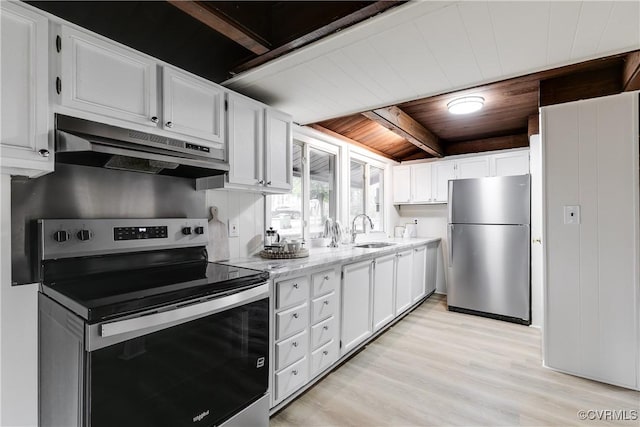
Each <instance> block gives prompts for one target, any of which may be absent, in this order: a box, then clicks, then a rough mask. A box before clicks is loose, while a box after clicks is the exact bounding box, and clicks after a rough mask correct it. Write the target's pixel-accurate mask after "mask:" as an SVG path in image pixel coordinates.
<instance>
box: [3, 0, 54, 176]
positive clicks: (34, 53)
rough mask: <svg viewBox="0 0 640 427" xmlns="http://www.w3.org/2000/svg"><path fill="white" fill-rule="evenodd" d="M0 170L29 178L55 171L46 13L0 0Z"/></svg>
mask: <svg viewBox="0 0 640 427" xmlns="http://www.w3.org/2000/svg"><path fill="white" fill-rule="evenodd" d="M0 8H1V11H2V13H1V14H0V20H1V23H0V31H1V40H0V43H1V49H2V60H1V61H0V69H1V71H0V78H1V80H0V92H2V106H1V109H0V113H1V116H0V132H1V135H0V137H1V138H2V139H1V140H0V149H1V153H2V162H1V164H0V168H1V169H0V172H2V173H18V174H20V175H28V176H31V177H35V176H39V175H41V174H42V173H43V172H50V171H52V170H53V150H52V149H51V148H50V147H49V137H48V133H49V132H48V130H49V129H48V128H49V119H48V115H47V113H48V108H49V96H48V71H49V65H48V64H49V63H48V60H47V58H48V56H47V55H48V54H47V45H48V28H49V23H48V20H47V18H46V17H44V16H42V15H39V14H37V13H34V12H32V11H31V10H28V9H26V8H24V7H23V6H21V5H20V3H14V2H8V1H3V2H0Z"/></svg>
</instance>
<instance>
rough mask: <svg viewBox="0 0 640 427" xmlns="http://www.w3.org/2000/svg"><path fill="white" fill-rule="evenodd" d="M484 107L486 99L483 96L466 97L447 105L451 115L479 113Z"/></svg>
mask: <svg viewBox="0 0 640 427" xmlns="http://www.w3.org/2000/svg"><path fill="white" fill-rule="evenodd" d="M483 105H484V98H483V97H481V96H465V97H462V98H456V99H454V100H453V101H450V102H449V103H448V104H447V108H448V109H449V112H450V113H451V114H469V113H473V112H475V111H478V110H479V109H481V108H482V106H483Z"/></svg>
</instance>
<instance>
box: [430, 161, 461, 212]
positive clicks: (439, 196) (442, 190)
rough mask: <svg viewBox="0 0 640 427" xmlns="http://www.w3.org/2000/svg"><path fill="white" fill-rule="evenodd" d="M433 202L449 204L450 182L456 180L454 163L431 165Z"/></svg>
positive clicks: (445, 162)
mask: <svg viewBox="0 0 640 427" xmlns="http://www.w3.org/2000/svg"><path fill="white" fill-rule="evenodd" d="M431 170H432V173H431V177H432V178H431V179H432V185H431V188H432V190H431V191H432V201H433V202H436V203H447V201H448V200H449V180H451V179H455V178H456V169H455V162H454V161H439V162H434V163H433V164H432V165H431Z"/></svg>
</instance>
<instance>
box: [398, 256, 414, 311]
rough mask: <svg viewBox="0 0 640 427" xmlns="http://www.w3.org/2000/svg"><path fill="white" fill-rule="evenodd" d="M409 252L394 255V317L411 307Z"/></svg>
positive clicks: (411, 271) (411, 267) (410, 261)
mask: <svg viewBox="0 0 640 427" xmlns="http://www.w3.org/2000/svg"><path fill="white" fill-rule="evenodd" d="M412 257H413V253H412V251H411V250H408V251H403V252H398V253H397V254H396V258H397V259H396V316H397V315H398V314H400V313H402V312H403V311H405V310H406V309H408V308H409V307H410V306H411V302H412V301H413V300H412V298H411V289H412V283H411V277H412V275H413V258H412Z"/></svg>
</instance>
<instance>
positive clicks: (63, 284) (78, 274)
mask: <svg viewBox="0 0 640 427" xmlns="http://www.w3.org/2000/svg"><path fill="white" fill-rule="evenodd" d="M120 258H122V256H120ZM114 261H116V260H114V258H108V259H107V262H105V259H104V258H103V259H101V260H98V261H96V260H95V259H85V260H79V261H75V263H74V264H70V263H69V262H65V264H63V266H61V264H60V263H58V264H56V265H51V266H48V267H49V268H48V269H47V266H45V273H46V272H47V270H48V271H49V273H48V274H45V278H44V281H43V285H42V292H43V293H44V294H46V295H47V296H49V297H51V298H53V299H54V300H56V301H57V302H59V303H60V304H62V305H64V306H65V307H67V308H69V309H70V310H72V311H74V312H75V313H76V314H78V315H80V316H82V317H83V318H85V319H86V320H87V321H89V323H92V322H97V321H102V320H105V319H109V318H113V317H116V316H122V315H126V314H130V313H134V312H137V311H141V310H147V309H150V308H154V307H159V306H162V305H168V304H172V303H179V302H181V301H185V300H189V299H194V298H199V297H205V296H211V295H224V294H228V293H232V292H237V291H239V290H242V289H245V288H250V287H253V286H256V285H258V284H261V283H263V282H265V281H266V280H268V278H269V273H267V272H263V271H258V270H250V269H247V268H240V267H233V266H229V265H224V264H218V263H211V262H207V261H206V259H205V260H202V259H200V260H196V261H185V260H181V262H176V263H173V264H172V263H169V264H163V265H153V266H149V265H148V264H152V263H148V264H144V265H145V267H139V266H136V264H135V261H136V259H135V257H134V258H133V259H132V260H129V261H133V262H134V264H133V265H131V264H129V268H127V269H124V270H123V269H118V270H115V271H109V269H108V268H107V269H105V268H99V267H104V266H105V265H109V264H110V263H113V262H114ZM117 261H118V262H119V263H121V264H122V263H124V264H126V261H125V260H123V259H118V260H117ZM137 261H140V260H137ZM96 265H97V266H99V267H95V266H96ZM92 266H93V267H92ZM136 267H137V268H136ZM105 270H107V271H105ZM72 272H75V274H73V273H72ZM47 276H48V277H47Z"/></svg>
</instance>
